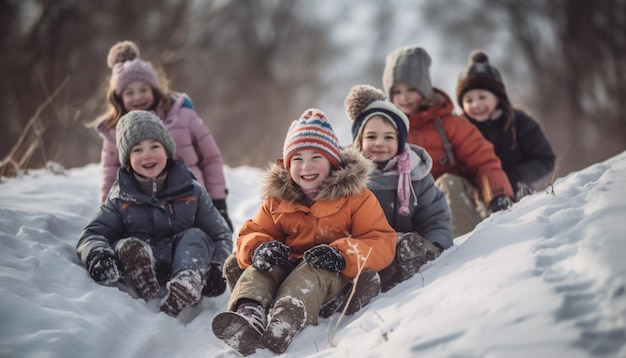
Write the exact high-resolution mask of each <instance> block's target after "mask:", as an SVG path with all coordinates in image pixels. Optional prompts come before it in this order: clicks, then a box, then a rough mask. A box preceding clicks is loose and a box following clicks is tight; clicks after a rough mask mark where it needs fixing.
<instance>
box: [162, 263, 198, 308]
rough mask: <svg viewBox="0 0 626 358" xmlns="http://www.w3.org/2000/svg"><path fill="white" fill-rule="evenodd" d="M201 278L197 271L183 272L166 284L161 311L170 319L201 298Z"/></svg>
mask: <svg viewBox="0 0 626 358" xmlns="http://www.w3.org/2000/svg"><path fill="white" fill-rule="evenodd" d="M203 287H204V284H203V282H202V276H201V275H200V272H199V271H198V270H183V271H180V272H179V273H177V274H176V275H175V276H174V277H173V278H172V279H171V280H170V282H168V283H167V294H166V295H165V297H164V298H163V301H162V303H161V311H163V312H165V313H167V314H168V315H170V316H172V317H176V316H178V314H179V313H180V312H181V311H182V310H184V309H185V308H187V307H189V306H191V305H193V304H196V303H198V301H200V299H201V298H202V288H203Z"/></svg>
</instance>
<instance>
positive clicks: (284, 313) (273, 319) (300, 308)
mask: <svg viewBox="0 0 626 358" xmlns="http://www.w3.org/2000/svg"><path fill="white" fill-rule="evenodd" d="M305 324H306V308H305V307H304V303H302V301H300V300H298V299H295V298H293V297H283V298H281V299H279V300H278V301H276V303H274V307H273V308H272V310H271V312H270V321H269V323H268V325H267V328H266V329H265V332H264V333H263V337H262V338H261V342H262V343H263V345H264V346H265V347H267V348H268V349H270V350H271V351H272V352H274V353H278V354H280V353H283V352H285V351H286V350H287V347H289V345H290V344H291V341H292V340H293V338H294V337H295V336H296V335H297V334H298V333H299V332H300V331H301V330H302V328H304V325H305Z"/></svg>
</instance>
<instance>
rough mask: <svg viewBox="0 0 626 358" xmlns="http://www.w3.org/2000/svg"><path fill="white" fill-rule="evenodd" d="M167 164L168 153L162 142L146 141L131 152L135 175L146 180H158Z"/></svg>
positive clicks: (131, 164)
mask: <svg viewBox="0 0 626 358" xmlns="http://www.w3.org/2000/svg"><path fill="white" fill-rule="evenodd" d="M166 164H167V152H166V151H165V148H164V147H163V144H161V142H159V141H156V140H154V139H146V140H142V141H141V142H139V144H137V145H135V146H134V147H133V148H132V149H131V150H130V166H131V167H132V168H133V170H134V171H135V173H137V174H139V175H142V176H144V177H146V178H156V177H157V176H158V175H159V174H161V172H162V171H163V169H165V165H166Z"/></svg>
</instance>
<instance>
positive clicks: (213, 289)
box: [202, 264, 226, 297]
mask: <svg viewBox="0 0 626 358" xmlns="http://www.w3.org/2000/svg"><path fill="white" fill-rule="evenodd" d="M224 291H226V279H225V278H224V276H222V267H221V266H220V265H217V264H211V265H209V271H208V272H207V273H206V275H205V277H204V288H203V289H202V295H203V296H206V297H217V296H219V295H221V294H222V293H224Z"/></svg>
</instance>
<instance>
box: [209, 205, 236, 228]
mask: <svg viewBox="0 0 626 358" xmlns="http://www.w3.org/2000/svg"><path fill="white" fill-rule="evenodd" d="M213 205H215V207H216V208H217V211H219V212H220V214H222V217H223V218H224V220H226V224H227V225H228V227H229V228H230V231H233V223H232V221H230V217H229V216H228V209H227V208H226V199H215V200H213Z"/></svg>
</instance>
